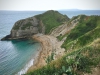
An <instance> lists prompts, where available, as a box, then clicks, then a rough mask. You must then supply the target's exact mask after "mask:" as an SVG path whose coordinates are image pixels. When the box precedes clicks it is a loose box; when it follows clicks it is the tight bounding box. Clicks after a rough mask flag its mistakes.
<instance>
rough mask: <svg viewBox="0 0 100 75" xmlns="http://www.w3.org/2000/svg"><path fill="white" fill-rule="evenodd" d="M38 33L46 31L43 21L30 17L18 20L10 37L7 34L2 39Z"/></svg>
mask: <svg viewBox="0 0 100 75" xmlns="http://www.w3.org/2000/svg"><path fill="white" fill-rule="evenodd" d="M37 33H45V27H44V25H43V23H42V21H39V20H38V19H36V18H35V17H30V18H26V19H23V20H19V21H17V22H16V23H15V24H14V26H13V28H12V29H11V33H10V35H8V36H9V37H8V36H6V37H4V38H3V39H1V40H6V39H18V38H25V37H30V36H32V35H34V34H37Z"/></svg>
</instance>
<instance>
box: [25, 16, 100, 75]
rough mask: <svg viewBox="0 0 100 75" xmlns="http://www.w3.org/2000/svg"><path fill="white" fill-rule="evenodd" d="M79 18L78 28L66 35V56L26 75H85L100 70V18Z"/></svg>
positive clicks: (64, 46) (64, 44)
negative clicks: (93, 70) (96, 68)
mask: <svg viewBox="0 0 100 75" xmlns="http://www.w3.org/2000/svg"><path fill="white" fill-rule="evenodd" d="M79 16H80V20H79V23H78V24H77V26H76V27H75V28H74V29H72V30H71V31H70V32H69V33H68V34H66V35H64V37H65V36H67V39H66V40H65V42H64V43H63V45H62V47H63V48H65V50H66V51H65V55H64V56H63V57H62V58H60V59H58V60H56V61H52V62H51V63H50V64H48V65H47V66H44V67H42V68H40V69H37V70H34V71H33V72H30V73H28V74H26V75H83V74H84V73H91V72H92V70H91V69H92V68H95V67H99V68H100V16H85V15H79ZM76 18H77V17H76ZM64 37H63V38H64Z"/></svg>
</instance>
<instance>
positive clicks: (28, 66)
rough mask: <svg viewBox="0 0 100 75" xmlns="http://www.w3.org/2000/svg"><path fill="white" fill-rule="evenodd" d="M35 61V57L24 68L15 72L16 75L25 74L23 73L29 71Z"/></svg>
mask: <svg viewBox="0 0 100 75" xmlns="http://www.w3.org/2000/svg"><path fill="white" fill-rule="evenodd" d="M33 61H34V59H31V60H30V61H29V63H28V64H26V66H25V67H24V68H23V69H21V70H20V71H19V72H18V73H17V74H15V75H23V74H25V73H27V71H28V69H29V68H30V67H31V66H32V65H33Z"/></svg>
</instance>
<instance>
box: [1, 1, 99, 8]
mask: <svg viewBox="0 0 100 75" xmlns="http://www.w3.org/2000/svg"><path fill="white" fill-rule="evenodd" d="M62 9H81V10H100V0H0V10H62Z"/></svg>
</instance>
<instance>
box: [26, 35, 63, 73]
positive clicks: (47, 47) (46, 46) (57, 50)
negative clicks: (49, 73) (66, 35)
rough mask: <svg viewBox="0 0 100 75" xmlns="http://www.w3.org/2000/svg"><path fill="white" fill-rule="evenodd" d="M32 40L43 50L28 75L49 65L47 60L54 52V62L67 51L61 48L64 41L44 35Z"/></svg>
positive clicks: (35, 36)
mask: <svg viewBox="0 0 100 75" xmlns="http://www.w3.org/2000/svg"><path fill="white" fill-rule="evenodd" d="M32 38H33V39H34V40H36V41H38V42H39V43H40V44H41V49H39V52H38V54H37V55H36V57H35V58H34V62H33V65H32V66H31V67H30V68H29V69H28V71H27V73H28V72H31V71H33V70H36V69H38V68H41V67H43V66H45V65H47V63H46V59H47V57H48V56H50V55H51V53H52V52H54V60H56V59H58V58H59V56H63V55H64V51H65V49H64V48H61V45H62V44H63V42H64V40H63V41H58V40H57V38H55V37H54V36H51V35H43V34H36V35H34V36H32Z"/></svg>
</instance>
